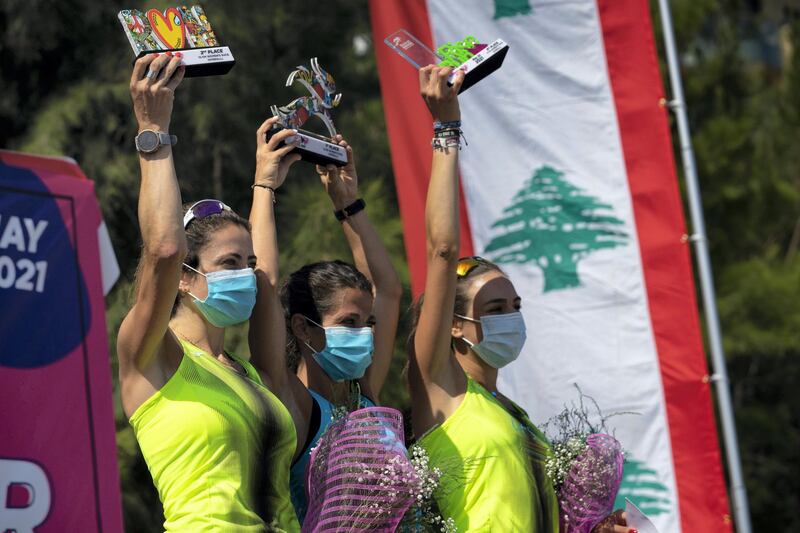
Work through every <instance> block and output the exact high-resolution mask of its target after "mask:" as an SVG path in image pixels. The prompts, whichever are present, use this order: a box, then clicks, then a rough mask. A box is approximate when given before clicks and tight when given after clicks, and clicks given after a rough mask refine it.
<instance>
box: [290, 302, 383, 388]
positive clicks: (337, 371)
mask: <svg viewBox="0 0 800 533" xmlns="http://www.w3.org/2000/svg"><path fill="white" fill-rule="evenodd" d="M305 318H306V320H308V321H309V322H311V323H312V324H314V325H315V326H317V327H320V328H322V329H324V330H325V348H324V349H323V350H322V351H319V352H318V351H316V350H315V349H314V348H312V347H311V345H310V344H308V343H307V342H306V343H305V345H306V346H308V348H309V350H311V352H312V353H313V354H314V360H315V361H316V362H317V364H319V366H321V367H322V370H324V371H325V373H326V374H328V377H329V378H331V379H332V380H334V381H344V380H347V379H359V378H361V377H363V376H364V372H366V371H367V367H369V365H370V363H372V352H373V350H374V349H375V345H374V341H373V338H372V328H346V327H343V326H328V327H326V326H321V325H320V324H317V323H316V322H314V321H313V320H311V319H310V318H308V317H305Z"/></svg>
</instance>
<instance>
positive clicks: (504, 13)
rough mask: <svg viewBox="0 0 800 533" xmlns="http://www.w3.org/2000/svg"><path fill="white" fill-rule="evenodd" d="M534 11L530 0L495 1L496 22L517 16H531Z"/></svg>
mask: <svg viewBox="0 0 800 533" xmlns="http://www.w3.org/2000/svg"><path fill="white" fill-rule="evenodd" d="M532 11H533V10H532V9H531V4H530V3H529V2H528V0H494V20H497V19H501V18H503V17H515V16H517V15H530V14H531V12H532Z"/></svg>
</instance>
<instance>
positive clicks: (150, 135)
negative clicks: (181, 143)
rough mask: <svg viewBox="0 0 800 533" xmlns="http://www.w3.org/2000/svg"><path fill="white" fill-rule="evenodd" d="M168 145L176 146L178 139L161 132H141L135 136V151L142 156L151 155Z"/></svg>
mask: <svg viewBox="0 0 800 533" xmlns="http://www.w3.org/2000/svg"><path fill="white" fill-rule="evenodd" d="M169 144H178V138H177V137H176V136H174V135H170V134H169V133H164V132H163V131H153V130H142V131H141V132H139V135H137V136H136V149H137V150H139V151H140V152H142V153H143V154H152V153H153V152H155V151H157V150H158V149H159V148H161V147H162V146H166V145H169Z"/></svg>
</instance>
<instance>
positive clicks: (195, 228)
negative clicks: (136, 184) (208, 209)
mask: <svg viewBox="0 0 800 533" xmlns="http://www.w3.org/2000/svg"><path fill="white" fill-rule="evenodd" d="M192 205H194V202H191V203H190V202H187V203H185V204H183V214H184V215H185V214H186V212H187V211H188V210H189V208H190V207H192ZM229 224H234V225H236V226H240V227H242V228H244V229H246V230H247V233H250V223H249V222H248V221H247V220H245V219H244V218H242V217H241V216H239V215H237V214H236V213H234V212H233V211H222V212H221V213H218V214H216V215H209V216H207V217H203V218H195V219H192V221H191V222H190V223H189V226H187V227H186V245H187V247H188V252H187V253H186V259H184V260H183V262H184V263H186V264H187V265H189V266H190V267H192V268H197V267H198V266H199V264H200V251H201V250H202V249H203V248H204V247H205V246H206V245H207V244H208V242H209V241H210V240H211V237H212V236H213V235H214V233H216V232H217V231H219V230H221V229H222V228H224V227H225V226H227V225H229ZM183 271H184V272H188V273H190V274H193V275H194V274H196V272H195V271H193V270H190V269H188V268H186V266H184V267H183ZM180 303H181V293H180V292H178V294H177V295H176V296H175V303H174V304H172V315H173V316H174V315H175V312H176V311H177V310H178V306H179V305H180Z"/></svg>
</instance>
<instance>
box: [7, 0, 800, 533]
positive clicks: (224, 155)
mask: <svg viewBox="0 0 800 533" xmlns="http://www.w3.org/2000/svg"><path fill="white" fill-rule="evenodd" d="M670 3H671V5H672V10H673V14H674V21H675V27H676V31H677V40H678V43H679V46H680V48H681V59H682V63H683V66H682V69H683V72H682V74H683V80H684V83H685V90H686V99H687V105H688V110H689V113H690V121H691V128H692V131H693V136H694V146H695V151H696V158H697V163H698V170H699V174H700V179H701V187H702V193H703V201H704V208H705V213H706V222H707V227H708V238H709V242H710V244H711V252H712V260H713V262H714V268H715V274H716V279H717V288H718V294H719V308H720V315H721V320H722V327H723V332H724V335H725V347H726V350H727V355H728V359H729V365H730V366H729V370H730V377H731V386H732V390H733V393H734V399H735V402H736V409H737V411H736V414H737V422H738V429H739V437H740V441H741V449H742V450H741V451H742V457H743V462H744V469H745V473H746V476H747V488H748V493H749V496H750V501H751V506H752V514H753V522H754V524H757V527H758V528H769V527H770V526H771V527H772V528H773V529H775V528H777V529H778V530H781V531H795V530H800V518H799V517H798V515H797V513H796V512H795V511H794V509H797V508H798V507H800V480H798V477H797V476H796V475H793V474H794V471H793V468H792V466H793V465H797V464H798V463H800V456H798V447H797V445H796V443H797V442H798V441H800V419H799V417H800V414H799V413H800V409H798V408H797V406H798V405H800V396H798V394H800V392H798V391H800V389H798V387H797V386H796V383H797V382H798V379H800V338H798V332H799V331H800V315H799V314H798V313H799V311H798V304H797V302H798V301H800V283H799V281H800V280H799V279H798V273H799V272H800V259H798V256H797V249H798V246H800V209H799V208H798V206H800V135H798V126H800V22H798V19H797V17H796V16H794V17H792V16H789V17H788V18H781V16H780V15H778V16H777V17H776V16H775V15H774V14H771V12H768V8H769V6H772V4H779V3H780V2H777V3H776V2H773V3H763V5H764V6H765V7H764V11H763V12H761V11H757V10H756V8H754V7H752V6H753V5H754V3H753V2H744V1H743V0H673V1H672V2H670ZM168 4H169V3H168V2H166V1H164V0H158V1H155V2H151V3H147V4H145V3H144V2H142V1H141V0H131V1H130V2H127V1H124V0H113V1H111V2H100V3H98V2H90V1H88V0H63V1H60V2H55V1H53V0H49V1H47V0H27V1H22V0H6V1H4V2H2V3H0V70H2V80H3V83H2V87H3V90H2V91H0V124H2V128H0V146H3V147H6V148H11V149H22V150H27V151H31V152H36V153H43V154H59V155H67V156H70V157H73V158H75V159H76V160H77V161H78V162H79V163H80V164H81V166H82V168H83V169H84V171H85V172H86V174H87V175H88V176H89V177H90V178H91V179H93V180H94V182H95V186H96V190H97V194H98V197H99V199H100V205H101V207H102V210H103V215H104V217H105V220H106V222H107V224H108V227H109V230H110V232H111V237H112V241H113V243H114V246H115V251H116V253H117V257H118V260H119V262H120V266H121V268H122V279H121V281H120V282H119V283H118V285H117V287H116V288H115V289H114V291H113V292H112V293H111V294H110V295H109V297H108V298H107V315H106V318H107V323H108V331H109V338H110V341H111V346H112V350H111V361H112V364H113V365H116V357H115V354H114V350H113V346H115V341H116V332H117V329H118V327H119V324H120V322H121V320H122V318H123V316H124V314H125V312H126V311H127V309H128V307H129V305H130V293H131V290H132V287H133V275H134V272H135V267H136V263H137V258H138V255H139V248H140V241H139V232H138V222H137V215H136V204H137V198H138V164H137V159H136V155H135V153H134V150H133V137H134V135H135V133H136V124H135V121H134V119H133V116H132V111H131V107H130V100H129V96H128V94H127V84H128V79H129V75H130V68H131V59H132V57H131V52H130V48H129V45H128V43H127V40H126V39H125V37H124V35H123V33H122V30H121V27H120V25H119V23H118V21H117V19H116V12H117V11H118V10H119V9H122V8H146V7H164V6H167V5H168ZM787 5H788V4H787ZM529 9H530V2H527V1H525V0H496V1H495V15H496V16H497V17H502V16H507V15H511V14H519V13H524V12H526V11H527V10H529ZM770 9H771V8H770ZM206 11H207V13H208V14H209V17H210V18H211V20H212V21H213V23H214V24H215V26H216V27H217V29H218V30H219V32H220V34H221V37H222V39H223V40H224V41H225V42H226V44H228V45H230V46H231V49H232V50H233V53H234V55H235V57H236V59H237V64H236V66H235V67H234V69H233V70H232V71H231V72H230V73H229V74H228V75H226V76H222V77H212V78H200V79H189V80H186V81H185V82H184V83H183V84H182V86H181V87H180V88H179V90H178V93H177V96H176V106H175V113H174V119H173V124H172V130H173V133H175V134H177V135H178V136H179V137H180V143H179V145H178V146H177V148H176V167H177V170H178V175H179V178H180V183H181V187H182V192H183V195H184V198H185V199H187V200H191V199H199V198H204V197H209V196H217V197H222V198H223V199H224V200H225V201H226V202H227V203H228V204H229V205H231V206H232V207H233V208H234V209H236V210H237V211H239V212H242V213H244V214H246V213H247V212H248V210H249V204H250V197H251V196H250V189H249V185H250V183H251V180H252V173H253V170H254V162H253V159H254V158H253V155H254V150H255V138H254V137H255V131H256V129H257V128H258V126H259V124H261V122H262V121H263V120H264V119H265V118H266V117H267V115H268V114H269V112H268V109H269V106H270V105H271V104H285V103H287V102H289V101H290V100H291V99H293V98H295V97H296V96H298V95H299V94H300V93H299V92H296V90H295V89H292V88H286V87H284V82H285V79H286V75H287V74H288V73H289V71H291V70H292V69H293V68H294V67H295V66H296V65H299V64H301V63H307V62H308V59H309V58H311V57H313V56H319V58H320V62H321V64H322V66H323V67H324V68H325V69H326V70H329V71H330V72H331V73H332V74H333V75H334V76H335V77H336V80H337V82H338V86H339V90H340V91H341V92H342V93H343V94H344V97H343V100H342V105H341V106H340V107H339V108H338V109H337V110H336V111H335V114H334V115H335V119H336V124H337V127H338V129H339V130H340V131H342V132H343V133H344V134H345V136H346V137H347V138H348V140H349V141H350V143H351V144H352V145H353V146H354V148H355V151H356V157H357V161H358V170H359V177H360V180H361V182H362V187H363V195H364V196H365V198H366V200H367V204H368V206H369V207H368V212H369V215H370V217H371V218H372V220H373V221H374V223H375V224H376V226H377V227H378V230H379V231H380V233H381V235H382V236H383V238H384V240H385V242H386V244H387V246H388V248H389V250H390V253H391V254H392V258H393V261H394V264H395V266H396V267H397V268H398V271H399V272H400V273H401V277H402V279H403V281H404V284H406V286H407V285H408V270H407V267H406V261H405V257H404V253H403V249H402V240H401V226H400V221H399V217H398V212H397V199H396V194H395V189H394V185H393V183H392V169H391V165H390V160H389V157H388V153H389V151H388V143H387V139H386V134H385V123H384V118H383V108H382V105H381V101H380V91H379V86H378V79H377V69H376V65H375V57H374V53H373V50H372V49H371V46H372V44H371V42H370V35H371V34H370V28H369V17H368V12H367V3H366V1H365V0H357V1H347V0H334V1H331V2H313V1H311V0H298V1H296V2H262V3H259V4H254V3H252V2H245V1H244V0H232V1H229V2H225V3H224V4H223V3H221V2H216V3H209V4H207V5H206ZM656 11H657V10H654V12H656ZM778 11H779V10H778ZM656 31H657V33H659V32H660V29H658V26H656ZM87 35H89V36H91V39H89V38H86V36H87ZM764 37H769V38H770V39H773V40H774V39H778V38H780V39H783V41H780V43H781V44H782V45H783V49H784V50H785V51H788V50H789V49H790V48H793V49H794V50H795V53H794V54H793V55H792V56H791V58H789V57H788V55H786V54H784V57H785V58H786V59H785V63H784V64H783V65H776V64H774V63H770V62H769V61H766V60H764V61H758V60H754V59H753V57H752V54H750V55H748V54H749V52H748V53H745V51H747V50H750V49H752V48H753V46H752V44H753V43H754V42H755V43H761V42H770V41H769V40H768V39H765V38H764ZM354 39H358V40H359V42H362V43H364V42H366V43H369V47H368V49H367V51H366V53H364V52H363V50H361V49H360V48H359V47H356V46H353V42H354ZM759 39H760V40H759ZM657 42H659V43H660V38H659V39H658V40H657ZM97 43H102V45H98V44H97ZM789 44H791V45H792V46H791V47H790V46H788V45H789ZM662 56H663V54H662ZM409 75H411V74H409ZM665 79H666V76H665ZM331 210H332V208H331V206H330V205H329V202H327V200H326V198H325V196H324V193H323V190H322V188H321V186H320V185H319V182H318V178H317V177H316V174H315V172H314V170H313V168H312V167H311V166H309V165H305V164H302V163H301V164H298V165H296V167H295V168H294V169H293V171H292V173H291V174H290V177H289V181H288V182H287V184H286V185H285V186H284V187H283V188H282V189H281V190H280V192H279V194H278V224H279V232H280V233H279V235H280V246H281V252H282V254H281V268H282V272H283V273H284V275H285V274H288V273H289V272H290V271H291V270H292V269H295V268H297V267H298V266H300V265H302V264H304V263H306V262H310V261H316V260H320V259H327V258H334V257H338V258H344V259H348V258H349V254H348V252H347V248H346V245H345V242H344V240H343V237H342V235H341V230H340V228H339V223H338V222H336V221H335V220H334V219H333V217H332V215H331ZM406 303H407V302H406ZM407 332H408V325H407V323H406V322H405V320H404V322H403V324H402V325H401V331H400V333H399V335H398V343H397V347H396V353H395V359H394V360H393V362H392V369H391V375H392V376H398V377H397V378H394V379H389V380H388V382H387V386H386V387H385V389H384V391H383V393H382V400H383V402H384V403H386V404H388V405H395V406H399V407H401V408H406V407H407V406H408V398H407V393H406V391H405V379H404V378H400V377H399V376H401V371H402V369H403V367H404V361H405V356H404V339H405V337H406V334H407ZM227 341H228V342H227V345H228V346H229V348H230V349H231V350H233V351H235V352H237V353H240V354H243V355H246V354H247V347H246V327H241V328H237V329H236V330H234V331H232V332H230V334H229V337H228V339H227ZM114 370H115V374H116V367H115V368H114ZM117 386H118V385H117V384H116V383H115V412H116V414H117V419H118V423H117V443H118V452H119V453H118V458H119V466H120V472H121V478H122V484H123V500H124V501H123V503H124V508H125V513H124V515H125V524H126V530H127V531H133V532H138V531H157V530H159V528H160V524H161V523H162V520H163V518H162V516H161V509H160V504H159V503H158V497H157V495H156V493H155V491H154V489H153V486H152V481H151V479H150V475H149V472H148V471H147V468H146V466H145V464H144V462H143V460H142V458H141V454H140V453H139V451H138V448H137V446H136V442H135V439H134V438H133V434H132V431H131V429H130V427H129V425H128V423H127V420H126V419H125V416H124V414H123V413H122V409H121V406H120V404H119V395H118V393H116V389H117Z"/></svg>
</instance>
